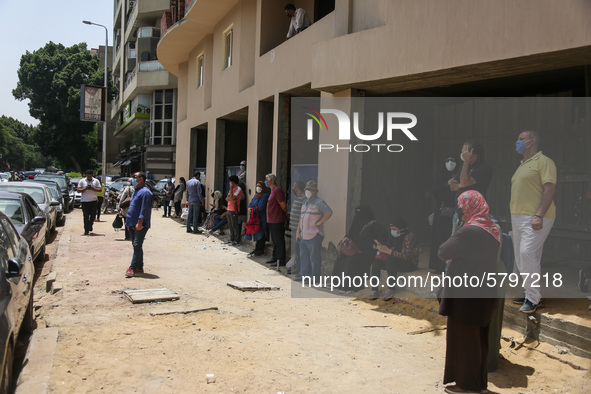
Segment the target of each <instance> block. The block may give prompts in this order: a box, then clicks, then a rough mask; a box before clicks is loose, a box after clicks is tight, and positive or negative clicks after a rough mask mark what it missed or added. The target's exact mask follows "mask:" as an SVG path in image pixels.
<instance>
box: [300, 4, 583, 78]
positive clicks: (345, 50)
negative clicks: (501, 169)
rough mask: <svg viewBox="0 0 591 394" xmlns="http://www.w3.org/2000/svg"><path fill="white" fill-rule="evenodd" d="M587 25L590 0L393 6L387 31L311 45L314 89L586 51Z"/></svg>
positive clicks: (391, 6) (389, 12)
mask: <svg viewBox="0 0 591 394" xmlns="http://www.w3.org/2000/svg"><path fill="white" fill-rule="evenodd" d="M372 1H373V0H372ZM354 3H361V4H363V3H364V1H362V0H356V1H355V2H354ZM354 9H357V7H354ZM352 17H353V18H354V19H355V20H357V19H361V18H360V17H355V16H352ZM589 21H591V2H589V1H587V0H570V1H561V0H523V1H519V2H515V1H512V0H498V1H472V0H448V1H431V0H390V1H387V9H386V25H384V26H382V27H378V28H375V29H370V30H364V31H360V32H357V33H353V34H349V35H345V36H340V37H337V38H334V39H332V40H327V41H324V42H320V43H318V44H316V45H315V46H314V48H313V57H314V59H315V73H314V78H313V81H312V86H313V87H318V88H322V87H325V86H335V85H336V86H338V85H343V84H352V83H360V82H363V81H371V80H379V79H385V78H392V77H396V76H406V75H412V74H421V73H426V72H430V71H434V70H442V69H449V68H453V67H459V66H464V65H472V64H478V63H484V62H491V61H496V60H503V59H510V58H515V57H522V56H528V55H533V54H538V53H546V52H553V51H559V50H564V49H568V48H577V47H584V46H590V45H591V23H589ZM426 27H428V28H426ZM335 70H338V72H336V71H335Z"/></svg>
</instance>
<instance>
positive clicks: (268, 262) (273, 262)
mask: <svg viewBox="0 0 591 394" xmlns="http://www.w3.org/2000/svg"><path fill="white" fill-rule="evenodd" d="M265 264H277V260H276V259H272V260H269V261H265Z"/></svg>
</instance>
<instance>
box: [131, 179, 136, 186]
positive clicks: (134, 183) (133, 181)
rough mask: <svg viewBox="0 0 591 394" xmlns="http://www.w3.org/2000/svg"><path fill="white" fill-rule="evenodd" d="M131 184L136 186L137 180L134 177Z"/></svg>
mask: <svg viewBox="0 0 591 394" xmlns="http://www.w3.org/2000/svg"><path fill="white" fill-rule="evenodd" d="M131 184H132V186H137V181H136V180H135V178H133V179H132V180H131Z"/></svg>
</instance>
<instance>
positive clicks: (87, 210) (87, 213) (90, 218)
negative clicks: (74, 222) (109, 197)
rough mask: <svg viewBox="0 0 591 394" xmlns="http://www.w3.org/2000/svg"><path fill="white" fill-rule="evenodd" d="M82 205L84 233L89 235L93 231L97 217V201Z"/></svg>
mask: <svg viewBox="0 0 591 394" xmlns="http://www.w3.org/2000/svg"><path fill="white" fill-rule="evenodd" d="M81 205H82V216H83V217H84V232H85V233H88V232H90V231H92V225H93V223H94V219H95V217H96V206H97V205H98V202H97V201H89V202H83V203H81Z"/></svg>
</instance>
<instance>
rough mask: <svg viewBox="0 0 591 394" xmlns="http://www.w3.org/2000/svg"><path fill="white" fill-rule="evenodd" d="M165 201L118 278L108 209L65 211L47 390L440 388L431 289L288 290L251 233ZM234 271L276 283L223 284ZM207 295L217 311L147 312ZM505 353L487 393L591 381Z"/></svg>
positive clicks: (45, 316)
mask: <svg viewBox="0 0 591 394" xmlns="http://www.w3.org/2000/svg"><path fill="white" fill-rule="evenodd" d="M161 212H162V211H156V210H154V211H153V227H152V228H151V229H150V230H149V231H148V234H147V237H146V242H145V244H144V251H145V272H146V274H145V275H144V276H142V277H135V278H125V277H124V273H125V270H126V269H127V268H128V266H129V262H130V260H131V255H132V249H131V244H130V243H129V242H128V241H124V240H123V232H115V231H113V228H112V227H111V222H112V220H113V215H103V216H101V218H102V219H103V220H105V221H104V222H101V223H96V224H95V225H94V234H93V235H91V236H83V235H82V234H83V228H82V215H81V212H80V211H79V210H75V211H74V212H73V213H72V214H70V215H69V218H68V222H67V223H66V226H65V227H64V228H63V230H60V231H62V232H61V234H60V240H59V247H58V252H57V256H56V258H55V260H54V261H53V264H52V266H53V267H52V270H53V272H56V273H57V279H56V283H59V284H60V285H62V286H63V289H62V290H60V291H58V292H56V293H55V294H53V295H52V294H51V293H48V294H46V295H44V296H43V297H42V298H41V299H40V300H39V301H38V316H37V323H38V325H39V327H40V328H43V327H51V328H57V329H58V330H59V336H58V339H57V343H56V352H55V356H54V359H53V367H52V368H51V371H50V372H49V381H48V383H47V387H48V391H49V392H59V393H80V392H99V391H101V392H118V393H128V392H143V393H189V392H190V393H193V392H232V391H243V392H267V393H277V392H290V393H293V392H340V393H343V392H376V393H379V392H403V393H407V392H408V393H416V392H424V393H433V392H442V390H443V385H442V375H443V361H444V356H445V331H442V329H443V328H444V327H445V319H443V318H442V317H440V316H438V315H436V314H435V313H433V312H432V311H430V309H431V310H432V308H433V307H434V306H435V305H434V304H433V302H432V301H428V300H406V299H400V300H397V301H398V302H395V303H394V302H385V301H380V300H378V301H372V302H368V301H365V300H361V299H350V298H339V297H334V296H331V297H326V293H323V292H316V294H317V295H319V296H321V297H320V298H294V297H292V292H291V286H292V283H295V282H291V281H290V279H289V278H287V277H285V276H283V275H280V274H278V273H277V272H276V271H274V270H271V269H269V268H268V267H267V266H266V265H265V264H262V262H264V261H265V260H266V259H265V257H264V256H263V257H262V258H259V259H258V260H253V259H249V258H247V257H246V254H247V253H248V252H249V251H250V250H251V249H252V248H251V247H250V245H244V246H242V247H240V248H235V247H228V246H226V245H223V244H222V242H221V241H220V240H219V239H217V238H216V237H214V236H211V237H206V236H203V235H193V234H187V233H186V232H185V228H184V227H183V226H182V225H181V224H180V223H179V222H176V221H175V220H172V219H169V218H162V217H161ZM240 280H261V281H264V282H267V283H269V284H272V285H274V286H277V287H279V288H280V290H278V291H267V292H240V291H238V290H235V289H232V288H230V287H228V286H227V282H230V281H240ZM295 285H296V286H299V284H295ZM126 288H129V289H154V288H168V289H171V290H173V291H175V292H176V293H178V294H179V295H180V300H178V301H172V302H162V303H148V304H132V303H130V302H129V301H128V300H127V299H126V298H125V297H124V296H122V294H121V291H122V290H124V289H126ZM401 297H402V295H401ZM210 307H217V308H218V310H217V311H206V312H197V313H174V314H170V315H161V316H152V315H151V313H152V314H159V313H168V312H187V311H190V310H195V309H202V308H210ZM409 333H415V334H416V335H409ZM507 334H508V335H510V334H511V333H507ZM545 349H546V350H547V351H549V352H551V351H552V349H553V347H551V346H550V347H548V348H545ZM30 357H31V358H34V357H35V355H34V354H31V355H30ZM503 357H504V359H503V360H501V363H500V367H499V370H498V371H497V372H494V373H491V374H489V382H490V384H489V388H490V389H491V390H492V392H503V393H504V392H524V391H525V392H538V391H542V390H543V391H544V392H546V391H552V390H554V389H557V390H559V392H566V391H570V392H582V391H584V390H583V388H584V387H585V385H588V384H589V383H590V382H589V374H588V373H586V372H585V371H578V370H575V369H573V368H571V367H570V366H568V365H565V364H563V363H561V362H559V361H556V360H552V359H549V358H547V357H545V356H543V355H541V353H540V354H538V353H533V351H532V352H530V351H526V350H521V351H517V352H515V351H511V350H509V349H506V346H505V345H503ZM561 357H565V358H566V359H567V360H569V361H570V362H572V363H574V364H577V365H579V364H582V363H585V362H587V364H585V367H587V368H588V367H589V366H590V365H589V363H588V360H586V359H581V358H577V357H575V356H573V355H568V354H567V355H564V356H561ZM206 374H214V375H215V383H211V384H208V383H207V382H206V378H205V376H206Z"/></svg>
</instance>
